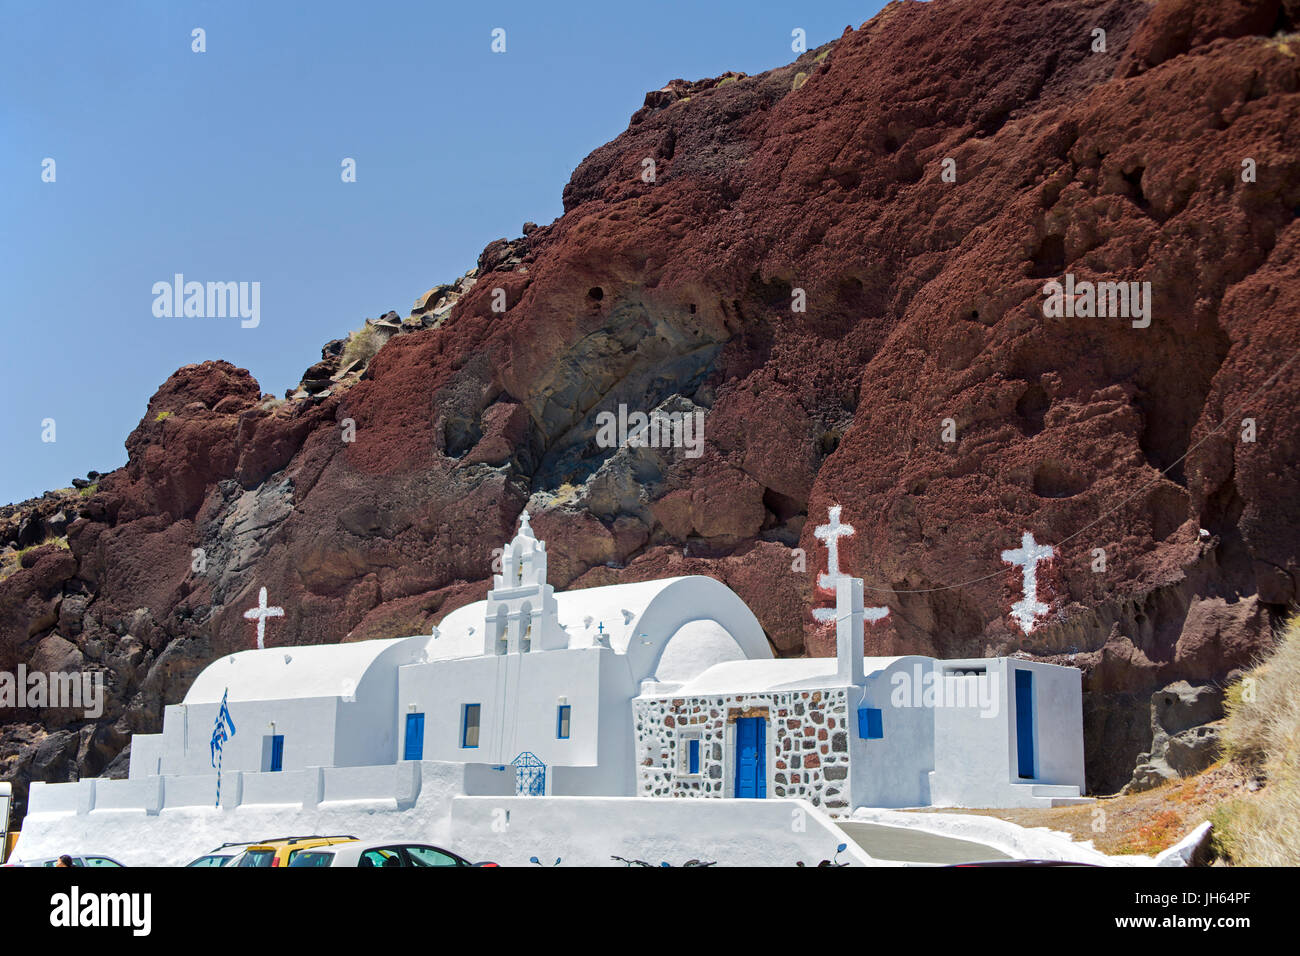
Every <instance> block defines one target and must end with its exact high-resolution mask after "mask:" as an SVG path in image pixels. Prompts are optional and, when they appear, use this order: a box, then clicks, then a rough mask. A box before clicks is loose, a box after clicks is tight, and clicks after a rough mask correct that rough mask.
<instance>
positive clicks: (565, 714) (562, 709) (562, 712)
mask: <svg viewBox="0 0 1300 956" xmlns="http://www.w3.org/2000/svg"><path fill="white" fill-rule="evenodd" d="M572 712H573V708H572V707H570V706H569V705H568V704H561V705H560V706H559V708H558V713H557V714H556V718H555V736H556V737H558V738H559V739H560V740H568V739H569V716H570V714H572Z"/></svg>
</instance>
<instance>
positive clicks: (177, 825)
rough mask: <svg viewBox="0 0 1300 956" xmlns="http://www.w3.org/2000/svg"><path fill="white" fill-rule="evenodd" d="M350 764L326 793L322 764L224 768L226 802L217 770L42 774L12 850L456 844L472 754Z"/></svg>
mask: <svg viewBox="0 0 1300 956" xmlns="http://www.w3.org/2000/svg"><path fill="white" fill-rule="evenodd" d="M347 769H348V771H349V772H348V773H342V774H341V773H338V772H337V771H334V770H326V771H325V775H324V776H325V786H324V793H323V794H321V792H320V790H319V789H318V788H317V787H316V786H315V782H316V779H317V777H316V775H317V774H318V773H319V771H302V772H298V773H293V772H285V773H275V774H270V773H267V774H243V775H240V774H226V775H224V776H223V777H222V783H221V790H222V792H221V797H222V806H221V807H220V808H217V807H216V806H214V802H215V798H216V777H214V776H209V777H163V778H159V777H153V778H146V779H145V780H140V781H136V780H82V781H79V782H77V783H71V784H43V783H34V784H32V788H31V793H30V796H29V798H28V812H27V816H26V817H25V818H24V820H23V829H22V834H21V836H20V837H19V840H18V845H17V846H16V847H15V848H14V854H13V858H14V859H15V860H24V859H39V858H41V857H49V856H58V855H59V854H62V853H102V854H105V855H107V856H111V857H113V858H114V859H117V860H120V861H121V862H123V863H125V864H127V865H128V866H176V865H181V864H184V863H188V862H189V861H190V860H192V859H194V858H195V857H197V856H201V855H202V854H204V853H206V852H207V851H209V850H211V849H212V848H214V847H216V846H219V845H220V844H222V843H227V842H234V841H247V840H265V839H270V838H272V837H276V836H293V835H307V834H313V833H348V834H353V835H355V836H357V837H361V838H363V839H364V838H366V837H375V838H387V837H390V836H393V837H399V838H402V839H409V840H413V841H420V842H431V843H443V844H448V846H449V848H450V849H456V847H455V846H452V845H451V844H450V841H451V833H450V820H451V801H452V798H453V797H455V796H457V795H459V794H461V793H463V792H464V790H465V773H466V767H465V765H464V764H449V763H437V762H434V761H419V762H414V761H413V762H410V763H403V764H398V765H392V764H389V765H385V766H383V767H370V768H362V767H355V768H347ZM366 771H368V773H367V772H366ZM417 793H418V796H417ZM318 796H323V799H321V800H320V801H319V802H317V797H318ZM399 808H401V810H400V812H399ZM466 855H472V853H466Z"/></svg>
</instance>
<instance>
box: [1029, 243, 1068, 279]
mask: <svg viewBox="0 0 1300 956" xmlns="http://www.w3.org/2000/svg"><path fill="white" fill-rule="evenodd" d="M1064 271H1065V236H1061V235H1057V234H1056V233H1053V234H1052V235H1050V236H1044V237H1043V241H1042V242H1040V243H1039V244H1038V251H1037V252H1035V253H1034V258H1033V271H1032V273H1031V275H1032V277H1033V278H1035V279H1050V278H1052V277H1054V276H1059V275H1060V274H1061V273H1062V272H1064Z"/></svg>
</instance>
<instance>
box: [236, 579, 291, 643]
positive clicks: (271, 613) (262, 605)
mask: <svg viewBox="0 0 1300 956" xmlns="http://www.w3.org/2000/svg"><path fill="white" fill-rule="evenodd" d="M244 617H245V618H246V619H247V620H250V621H256V622H257V649H258V650H259V651H260V650H262V649H263V647H264V644H263V641H264V640H265V638H266V619H267V618H268V617H284V608H282V607H267V606H266V588H262V589H261V590H260V591H258V592H257V607H250V608H249V609H248V610H247V611H245V612H244Z"/></svg>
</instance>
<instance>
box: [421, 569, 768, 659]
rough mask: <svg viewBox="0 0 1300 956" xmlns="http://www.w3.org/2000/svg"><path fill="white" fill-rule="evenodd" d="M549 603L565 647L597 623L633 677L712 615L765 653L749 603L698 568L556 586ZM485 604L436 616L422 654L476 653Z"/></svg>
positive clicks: (594, 635)
mask: <svg viewBox="0 0 1300 956" xmlns="http://www.w3.org/2000/svg"><path fill="white" fill-rule="evenodd" d="M555 605H556V616H557V617H558V618H559V622H560V626H561V627H563V628H564V629H565V631H566V633H567V634H568V635H569V645H568V646H569V647H571V648H572V647H591V646H593V645H594V644H595V643H596V641H597V639H598V637H599V634H600V632H599V630H598V628H599V627H600V625H602V624H603V625H604V633H605V634H606V635H608V639H609V645H610V647H611V648H612V649H613V650H614V651H616V652H617V653H619V654H624V655H626V656H627V658H628V663H629V665H630V666H631V668H632V674H633V677H634V678H635V679H636V680H643V679H645V678H647V677H650V676H651V675H653V674H654V673H655V670H656V666H657V664H658V661H659V655H660V654H661V653H662V652H663V649H664V646H665V645H666V644H667V643H668V641H669V640H670V639H671V638H672V637H673V635H674V634H676V633H677V632H678V631H679V630H680V629H681V628H682V627H683V626H684V625H686V624H689V623H690V622H692V621H712V622H715V623H716V624H717V625H718V626H720V627H721V628H722V629H723V630H725V631H726V633H727V634H728V635H730V637H731V638H732V640H733V641H735V643H736V644H737V645H738V646H739V648H740V651H741V653H743V654H744V656H745V657H746V658H748V659H751V660H768V659H770V658H771V657H772V648H771V647H770V646H769V645H768V643H767V637H766V635H765V634H764V633H763V628H762V625H760V624H759V623H758V618H756V617H755V616H754V612H753V611H751V610H750V609H749V606H748V605H747V604H745V602H744V601H742V600H741V599H740V597H739V596H738V595H737V594H736V593H735V592H734V591H732V590H731V588H729V587H727V586H726V585H725V584H723V583H722V582H721V581H718V580H715V579H714V578H710V577H705V576H703V575H689V576H686V577H678V578H660V579H658V580H655V581H639V582H636V583H632V584H613V585H608V586H606V587H596V588H580V589H578V590H575V591H560V592H557V593H556V594H555ZM486 610H487V602H486V601H476V602H474V603H473V604H467V605H466V606H464V607H461V608H457V609H456V610H455V611H452V612H451V613H450V614H448V615H447V616H446V617H445V618H443V621H442V623H441V624H440V625H439V626H438V631H439V635H438V636H437V637H430V638H426V640H425V651H426V653H427V655H428V659H429V660H450V659H452V658H457V657H474V656H477V655H479V654H482V653H483V627H484V614H485V613H486ZM471 628H472V629H473V630H472V631H471V630H470V629H471Z"/></svg>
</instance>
